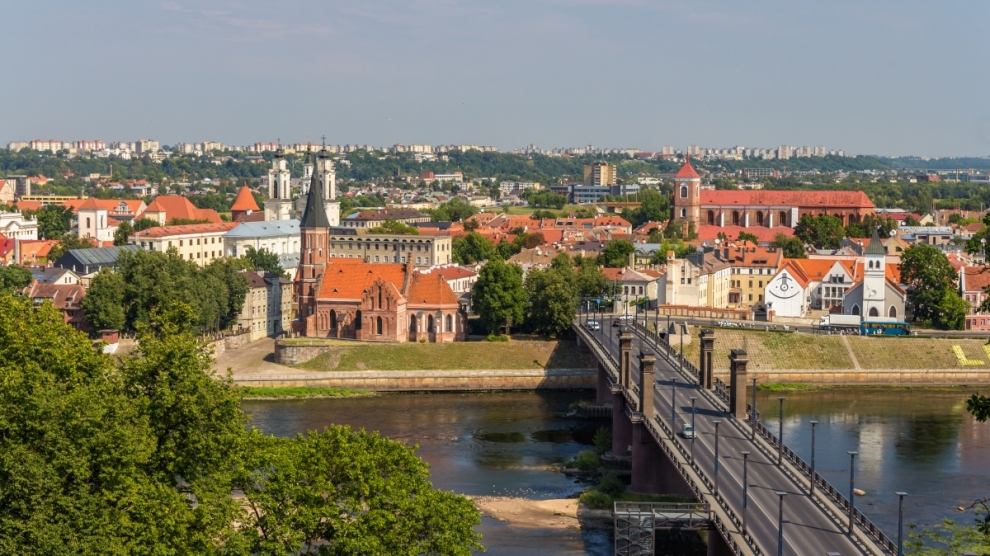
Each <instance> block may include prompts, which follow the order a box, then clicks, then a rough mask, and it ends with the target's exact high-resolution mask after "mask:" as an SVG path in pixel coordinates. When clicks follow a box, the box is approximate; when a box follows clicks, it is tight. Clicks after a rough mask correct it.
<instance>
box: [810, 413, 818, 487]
mask: <svg viewBox="0 0 990 556" xmlns="http://www.w3.org/2000/svg"><path fill="white" fill-rule="evenodd" d="M817 424H818V421H812V422H811V498H812V500H814V498H815V425H817Z"/></svg>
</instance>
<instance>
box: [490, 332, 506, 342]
mask: <svg viewBox="0 0 990 556" xmlns="http://www.w3.org/2000/svg"><path fill="white" fill-rule="evenodd" d="M485 340H487V341H489V342H508V341H509V337H508V336H502V335H498V336H496V335H495V334H489V335H488V337H487V338H485Z"/></svg>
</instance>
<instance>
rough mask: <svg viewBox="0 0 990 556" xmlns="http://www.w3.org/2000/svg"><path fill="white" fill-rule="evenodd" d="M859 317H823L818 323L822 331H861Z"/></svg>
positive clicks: (831, 315) (830, 315)
mask: <svg viewBox="0 0 990 556" xmlns="http://www.w3.org/2000/svg"><path fill="white" fill-rule="evenodd" d="M859 325H860V316H859V315H833V314H829V315H822V318H821V319H820V320H819V322H818V327H819V328H821V329H822V330H841V329H846V330H852V329H856V330H859Z"/></svg>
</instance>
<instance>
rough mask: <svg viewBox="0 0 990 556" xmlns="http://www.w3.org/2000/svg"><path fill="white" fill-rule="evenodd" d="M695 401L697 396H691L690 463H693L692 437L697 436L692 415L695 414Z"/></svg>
mask: <svg viewBox="0 0 990 556" xmlns="http://www.w3.org/2000/svg"><path fill="white" fill-rule="evenodd" d="M697 401H698V398H697V397H695V396H691V463H694V437H696V436H698V431H697V429H695V428H694V416H695V415H696V414H697V412H696V410H695V402H697Z"/></svg>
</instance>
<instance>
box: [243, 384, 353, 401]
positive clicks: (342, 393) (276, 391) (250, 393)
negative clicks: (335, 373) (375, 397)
mask: <svg viewBox="0 0 990 556" xmlns="http://www.w3.org/2000/svg"><path fill="white" fill-rule="evenodd" d="M242 389H243V392H244V398H245V399H251V398H277V399H284V398H347V397H351V396H368V395H370V392H366V391H364V390H348V389H344V388H314V387H312V386H286V387H281V388H264V387H253V386H244V387H242Z"/></svg>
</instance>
